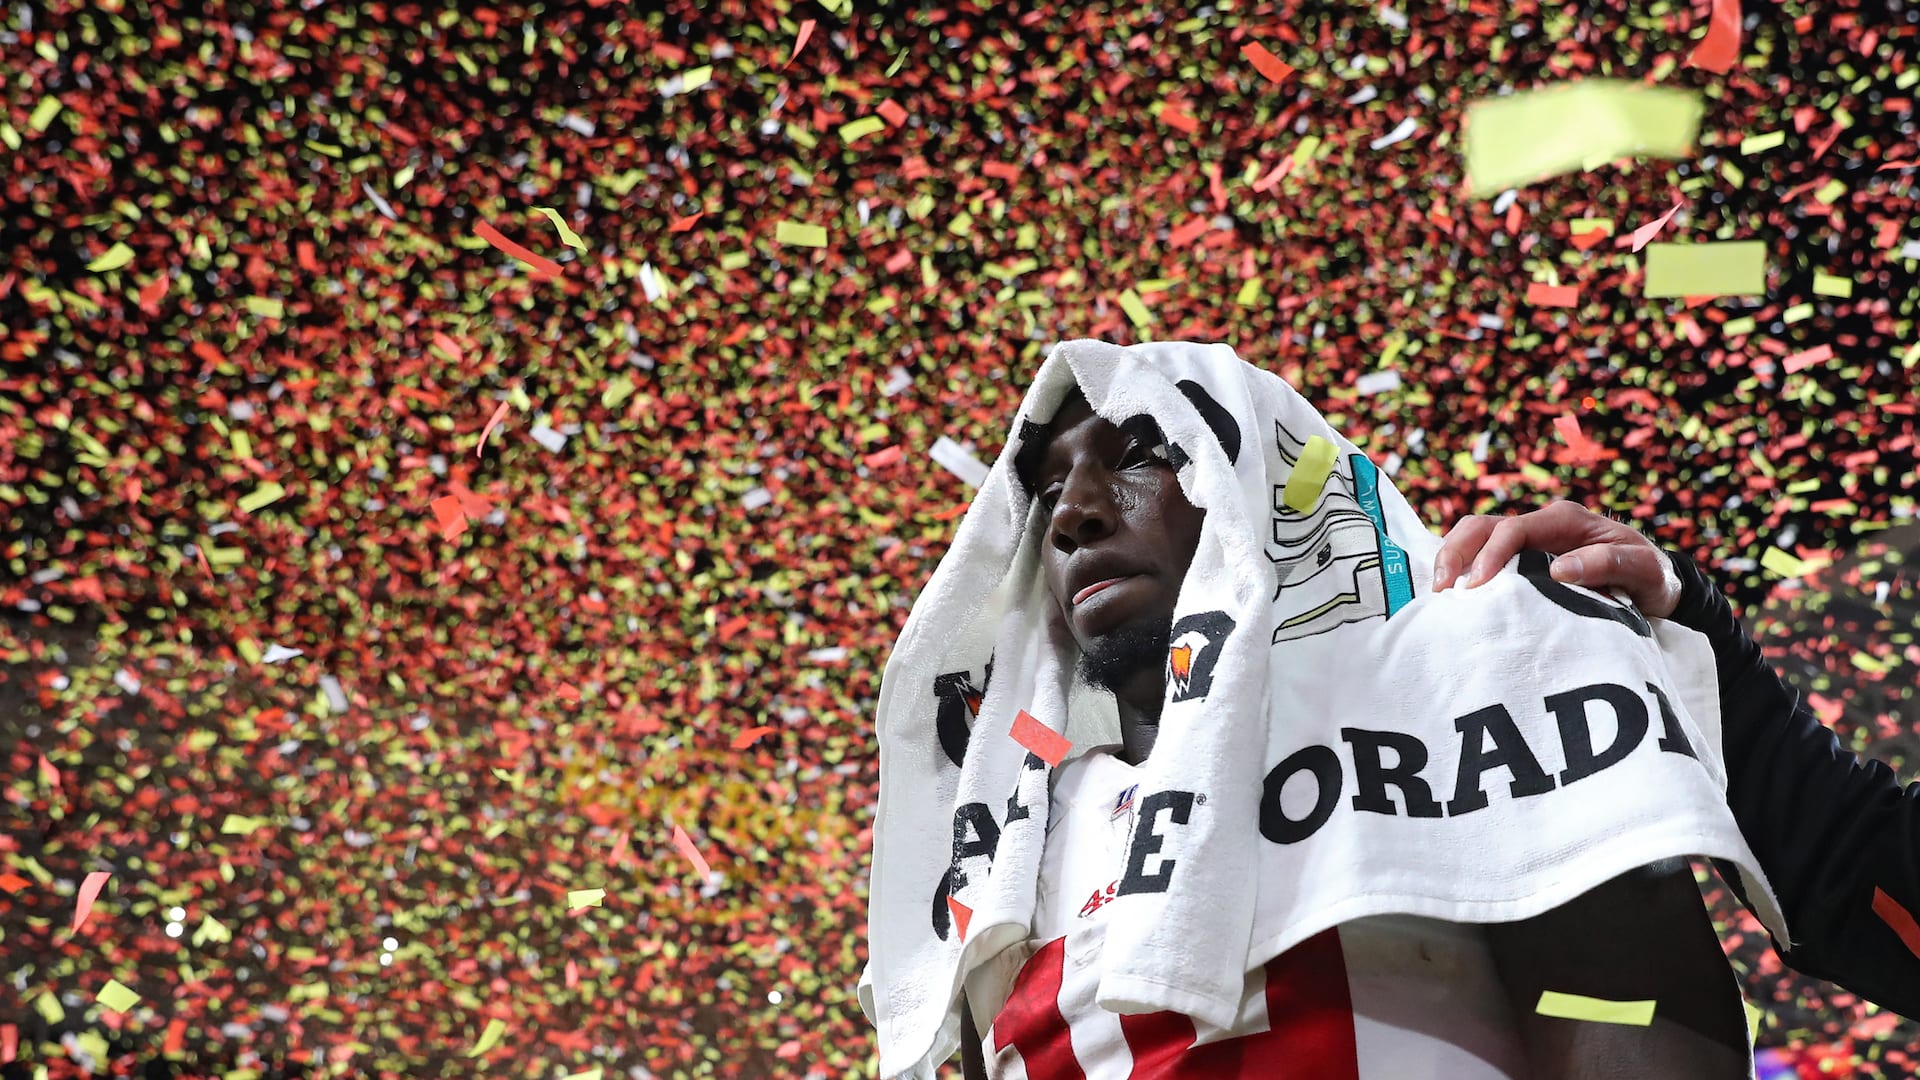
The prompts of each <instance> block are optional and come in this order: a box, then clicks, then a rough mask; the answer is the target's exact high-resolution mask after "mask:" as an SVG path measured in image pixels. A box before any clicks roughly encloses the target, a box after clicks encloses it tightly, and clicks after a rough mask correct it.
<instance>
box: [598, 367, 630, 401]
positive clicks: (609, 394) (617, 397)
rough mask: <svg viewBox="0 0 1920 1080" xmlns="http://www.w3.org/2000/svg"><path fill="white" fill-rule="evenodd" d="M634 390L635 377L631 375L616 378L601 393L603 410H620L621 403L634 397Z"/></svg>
mask: <svg viewBox="0 0 1920 1080" xmlns="http://www.w3.org/2000/svg"><path fill="white" fill-rule="evenodd" d="M633 390H634V385H633V377H632V376H631V375H619V376H616V377H615V378H614V380H613V381H612V382H610V383H608V384H607V388H606V389H605V390H602V391H600V405H601V407H602V408H607V409H614V408H618V407H619V406H620V403H621V402H623V401H625V400H627V399H628V398H630V397H632V396H633Z"/></svg>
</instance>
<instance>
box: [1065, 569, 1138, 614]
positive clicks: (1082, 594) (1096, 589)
mask: <svg viewBox="0 0 1920 1080" xmlns="http://www.w3.org/2000/svg"><path fill="white" fill-rule="evenodd" d="M1137 576H1138V575H1135V574H1123V575H1121V576H1120V577H1111V578H1108V579H1106V580H1105V581H1096V582H1094V583H1093V584H1091V585H1089V586H1087V587H1086V588H1084V589H1081V590H1080V591H1079V592H1077V593H1074V594H1073V606H1074V607H1079V606H1080V605H1081V604H1084V603H1086V602H1087V601H1088V600H1089V599H1091V598H1092V597H1093V596H1095V595H1096V594H1098V593H1100V592H1101V591H1103V590H1106V589H1110V588H1112V587H1113V586H1115V585H1118V584H1120V583H1121V582H1123V581H1128V580H1131V579H1132V578H1134V577H1137Z"/></svg>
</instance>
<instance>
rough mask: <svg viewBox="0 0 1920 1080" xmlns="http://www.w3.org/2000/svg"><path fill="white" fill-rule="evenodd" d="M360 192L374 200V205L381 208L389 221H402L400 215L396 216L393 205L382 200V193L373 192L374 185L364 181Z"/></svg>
mask: <svg viewBox="0 0 1920 1080" xmlns="http://www.w3.org/2000/svg"><path fill="white" fill-rule="evenodd" d="M360 190H361V191H364V192H366V193H367V198H369V199H372V200H373V205H375V206H377V207H379V208H380V212H381V213H382V214H384V215H386V218H387V220H388V221H399V220H400V215H398V214H395V213H394V212H393V204H392V203H390V202H388V201H387V200H385V199H383V198H381V197H380V193H379V192H377V191H375V190H373V185H372V184H369V183H367V182H366V181H364V180H363V181H361V182H360Z"/></svg>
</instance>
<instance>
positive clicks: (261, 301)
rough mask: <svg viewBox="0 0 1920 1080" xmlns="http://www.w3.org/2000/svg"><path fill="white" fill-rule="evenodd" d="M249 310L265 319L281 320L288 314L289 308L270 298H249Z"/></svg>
mask: <svg viewBox="0 0 1920 1080" xmlns="http://www.w3.org/2000/svg"><path fill="white" fill-rule="evenodd" d="M247 310H248V311H251V312H253V313H254V314H255V315H258V316H260V317H261V318H263V319H281V318H285V317H286V314H287V306H286V305H285V304H283V303H281V302H280V301H278V300H275V299H274V298H272V297H270V296H249V297H247Z"/></svg>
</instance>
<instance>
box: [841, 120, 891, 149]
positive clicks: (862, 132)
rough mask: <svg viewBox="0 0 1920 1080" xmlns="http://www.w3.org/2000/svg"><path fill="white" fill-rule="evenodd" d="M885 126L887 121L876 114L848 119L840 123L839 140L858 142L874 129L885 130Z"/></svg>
mask: <svg viewBox="0 0 1920 1080" xmlns="http://www.w3.org/2000/svg"><path fill="white" fill-rule="evenodd" d="M886 126H887V122H886V121H885V120H882V119H880V118H879V117H877V116H863V117H861V118H860V119H858V120H850V121H848V122H847V123H844V124H841V125H840V141H841V142H843V143H852V142H858V141H859V140H861V139H864V138H866V137H867V136H868V135H871V134H873V133H874V132H876V131H882V130H885V128H886Z"/></svg>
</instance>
